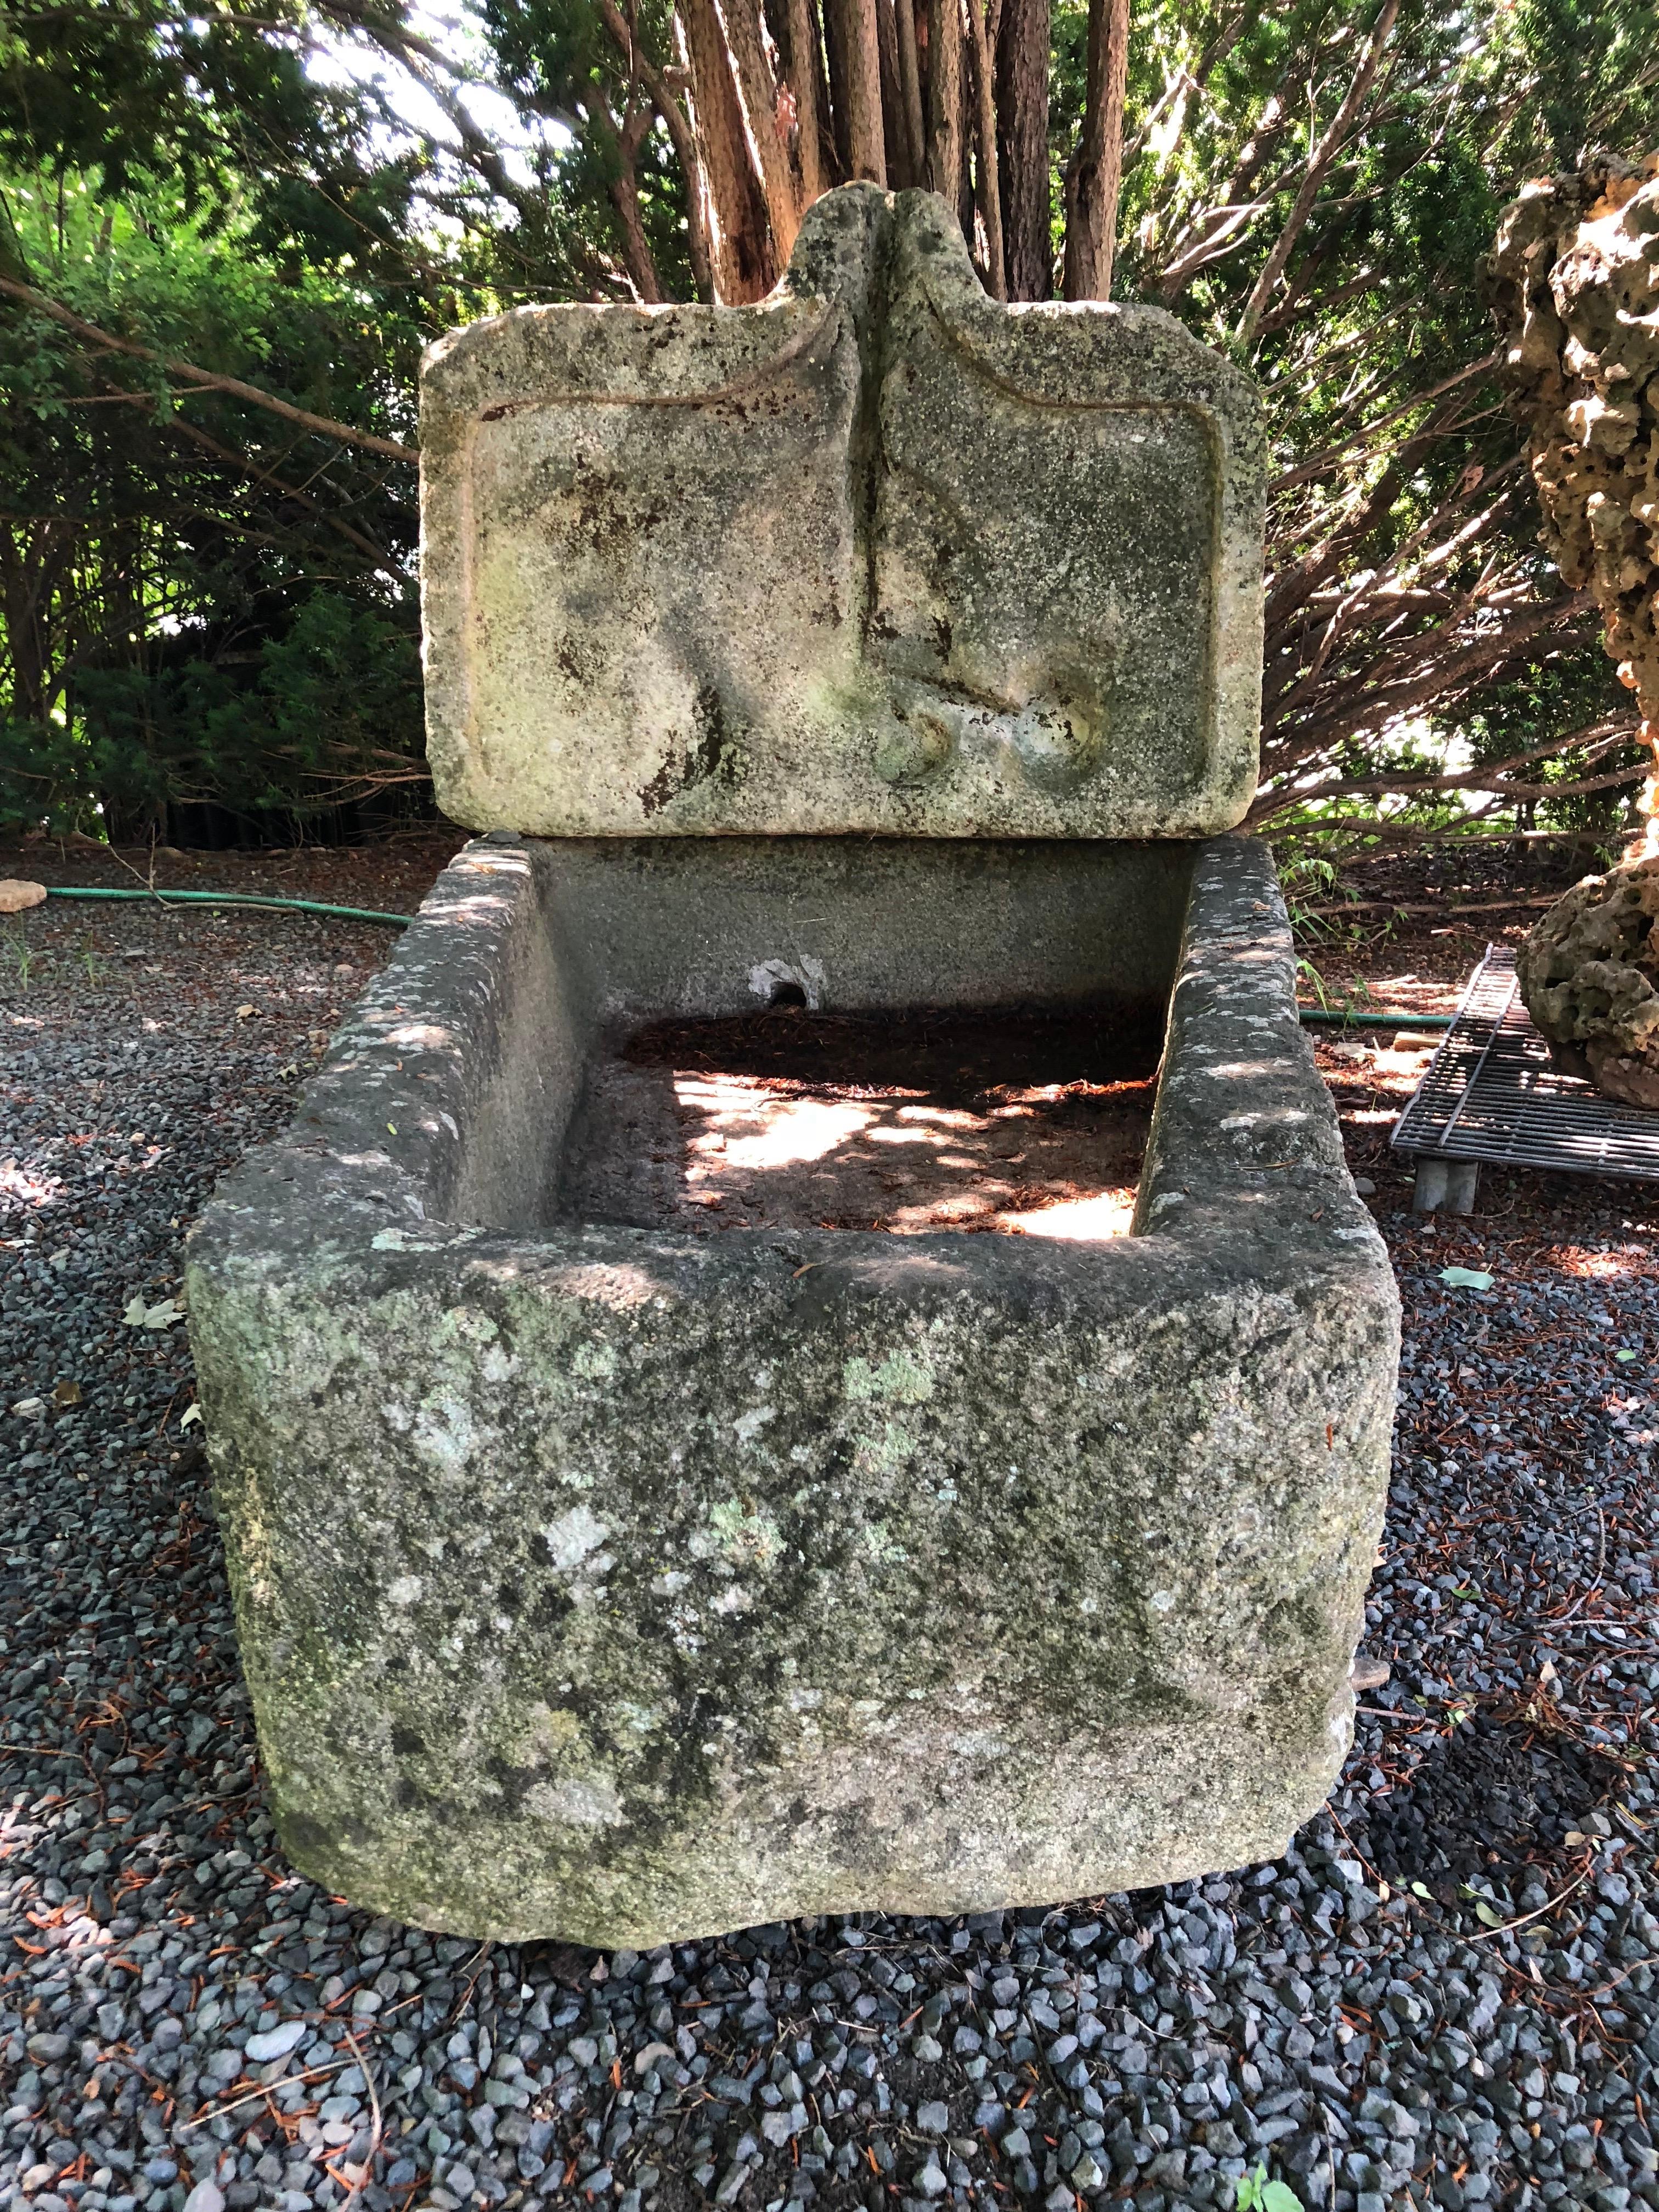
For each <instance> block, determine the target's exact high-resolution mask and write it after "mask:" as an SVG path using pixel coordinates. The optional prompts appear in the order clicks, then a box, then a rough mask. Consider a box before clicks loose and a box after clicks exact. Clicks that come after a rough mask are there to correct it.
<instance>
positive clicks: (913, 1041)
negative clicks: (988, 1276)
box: [558, 982, 1161, 1242]
mask: <svg viewBox="0 0 1659 2212" xmlns="http://www.w3.org/2000/svg"><path fill="white" fill-rule="evenodd" d="M791 993H793V996H788V995H786V994H791ZM803 996H804V994H801V993H800V992H799V987H796V986H793V985H791V984H789V983H787V982H781V983H780V984H779V985H778V987H777V991H776V994H775V999H774V1004H773V1006H770V1007H769V1008H768V1009H767V1010H766V1011H765V1012H761V1013H756V1014H750V1015H740V1016H733V1017H729V1018H709V1019H703V1020H692V1021H665V1022H657V1023H653V1024H650V1025H648V1026H647V1027H645V1028H643V1029H640V1030H635V1031H634V1032H633V1033H632V1034H631V1035H630V1036H626V1037H623V1038H621V1039H618V1040H616V1041H614V1042H613V1043H612V1044H611V1047H610V1048H609V1049H608V1050H606V1051H605V1052H603V1053H602V1054H600V1055H599V1058H598V1059H597V1060H596V1061H595V1063H594V1065H593V1066H592V1067H591V1069H590V1070H589V1073H588V1079H587V1085H586V1094H585V1097H584V1099H583V1103H582V1108H581V1110H580V1113H579V1114H578V1115H577V1118H576V1122H575V1125H574V1127H573V1129H572V1132H571V1136H570V1140H569V1143H568V1146H567V1148H566V1158H565V1166H564V1170H563V1173H562V1178H561V1186H560V1191H559V1205H558V1211H559V1212H561V1213H562V1214H563V1215H564V1216H565V1217H567V1218H572V1217H574V1218H580V1219H586V1220H605V1221H623V1222H629V1223H632V1224H635V1225H640V1226H644V1227H653V1228H661V1227H674V1228H678V1229H690V1230H692V1231H702V1232H705V1233H709V1234H712V1233H714V1232H716V1231H720V1230H724V1229H839V1230H848V1231H885V1232H887V1233H889V1234H892V1235H897V1236H919V1235H924V1234H927V1233H930V1232H933V1233H937V1232H939V1231H958V1232H962V1231H968V1232H972V1231H994V1232H998V1233H1000V1234H1002V1235H1006V1236H1040V1237H1063V1238H1067V1239H1071V1240H1073V1241H1079V1242H1093V1241H1095V1240H1096V1239H1098V1238H1101V1237H1121V1236H1124V1235H1127V1232H1128V1227H1129V1222H1130V1218H1131V1215H1132V1214H1133V1210H1134V1198H1135V1188H1136V1185H1137V1182H1139V1175H1140V1162H1141V1155H1142V1153H1143V1152H1144V1151H1145V1149H1146V1133H1147V1128H1148V1126H1149V1124H1150V1121H1151V1119H1152V1098H1153V1091H1154V1084H1153V1081H1152V1078H1153V1074H1154V1072H1155V1069H1156V1064H1157V1059H1158V1046H1159V1031H1160V1024H1159V1022H1158V1020H1157V1019H1155V1018H1152V1016H1151V1015H1150V1014H1147V1013H1143V1012H1142V1011H1141V1010H1140V1009H1139V1008H1134V1009H1130V1010H1127V1011H1126V1010H1124V1009H1123V1008H1121V1007H1120V1006H1089V1007H1084V1008H1066V1009H1065V1010H1062V1011H1058V1012H1049V1011H1048V1010H1024V1009H1020V1010H1013V1011H1005V1010H998V1011H990V1012H987V1011H982V1010H976V1009H969V1010H961V1009H951V1010H949V1011H945V1012H941V1011H938V1010H934V1009H924V1010H917V1011H908V1012H907V1011H902V1010H895V1011H893V1012H884V1013H878V1014H827V1013H814V1012H809V1011H808V1010H807V1009H806V1008H805V1006H804V1005H803V1004H802V1003H801V1000H802V998H803ZM1159 1011H1160V1012H1161V1010H1159Z"/></svg>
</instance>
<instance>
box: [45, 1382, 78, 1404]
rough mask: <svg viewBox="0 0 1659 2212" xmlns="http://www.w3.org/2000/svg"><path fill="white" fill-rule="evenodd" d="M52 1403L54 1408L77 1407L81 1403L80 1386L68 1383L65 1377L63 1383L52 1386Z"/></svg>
mask: <svg viewBox="0 0 1659 2212" xmlns="http://www.w3.org/2000/svg"><path fill="white" fill-rule="evenodd" d="M80 1402H81V1385H80V1384H79V1383H76V1382H72V1381H70V1378H69V1377H68V1376H65V1377H64V1380H63V1382H61V1383H55V1384H54V1385H53V1386H52V1404H53V1405H54V1406H78V1405H79V1404H80Z"/></svg>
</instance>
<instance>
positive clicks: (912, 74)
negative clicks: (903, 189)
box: [893, 0, 927, 185]
mask: <svg viewBox="0 0 1659 2212" xmlns="http://www.w3.org/2000/svg"><path fill="white" fill-rule="evenodd" d="M893 15H894V23H895V27H896V31H897V33H898V54H899V87H900V90H901V92H902V95H903V99H904V129H905V136H906V138H907V139H908V143H909V147H910V177H911V181H912V182H913V183H915V184H918V185H919V184H921V183H922V182H923V181H924V179H926V177H927V125H925V124H924V122H923V121H922V112H921V62H920V60H919V59H918V58H917V54H916V9H915V0H894V9H893Z"/></svg>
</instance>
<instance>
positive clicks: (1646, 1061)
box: [1515, 858, 1659, 1107]
mask: <svg viewBox="0 0 1659 2212" xmlns="http://www.w3.org/2000/svg"><path fill="white" fill-rule="evenodd" d="M1515 964H1516V971H1517V972H1518V974H1519V975H1520V979H1521V995H1522V998H1523V999H1524V1000H1526V1003H1527V1011H1528V1013H1529V1014H1530V1015H1531V1016H1532V1018H1533V1020H1534V1023H1535V1024H1537V1026H1538V1027H1539V1028H1540V1029H1541V1030H1542V1031H1543V1033H1544V1035H1545V1036H1547V1038H1548V1039H1549V1041H1550V1050H1551V1051H1552V1053H1553V1054H1554V1056H1555V1060H1556V1064H1557V1065H1558V1066H1559V1067H1562V1068H1564V1069H1565V1071H1566V1073H1568V1074H1570V1075H1581V1076H1586V1077H1588V1078H1589V1080H1590V1081H1591V1082H1592V1083H1594V1084H1595V1085H1596V1086H1597V1087H1598V1089H1600V1090H1602V1091H1606V1092H1607V1096H1608V1097H1610V1098H1619V1099H1622V1100H1623V1101H1624V1102H1625V1103H1626V1104H1627V1105H1632V1106H1655V1107H1659V858H1648V859H1645V860H1631V861H1627V862H1626V865H1625V866H1623V867H1621V868H1614V869H1613V870H1612V871H1611V872H1609V873H1608V874H1607V875H1605V876H1587V877H1586V878H1584V880H1583V883H1582V884H1574V885H1573V887H1572V889H1571V890H1570V891H1569V892H1568V893H1567V895H1566V896H1565V898H1563V899H1559V900H1558V901H1557V902H1556V904H1555V905H1554V906H1553V907H1552V908H1550V910H1549V912H1548V913H1547V915H1545V916H1544V919H1543V920H1542V921H1541V922H1540V923H1539V925H1538V927H1536V928H1535V929H1534V931H1533V932H1532V933H1531V935H1530V936H1529V937H1528V939H1527V941H1526V943H1525V944H1524V945H1522V947H1521V950H1520V951H1519V953H1518V954H1517V955H1516V963H1515Z"/></svg>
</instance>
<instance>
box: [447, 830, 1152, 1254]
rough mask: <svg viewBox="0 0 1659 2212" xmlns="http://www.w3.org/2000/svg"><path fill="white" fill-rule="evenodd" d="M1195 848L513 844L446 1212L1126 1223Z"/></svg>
mask: <svg viewBox="0 0 1659 2212" xmlns="http://www.w3.org/2000/svg"><path fill="white" fill-rule="evenodd" d="M1194 849H1195V848H1194V847H1193V846H1192V845H1190V844H1188V843H1176V842H1169V843H1155V842H1138V843H1115V842H1036V841H1021V842H1003V841H991V840H987V841H983V842H980V841H975V842H968V841H963V840H956V839H902V840H901V839H866V838H796V839H781V838H708V839H695V840H694V839H684V840H678V839H653V840H635V839H614V840H601V839H580V840H575V839H573V840H545V841H536V842H532V843H531V844H530V845H529V847H528V850H529V854H530V863H531V866H532V872H533V875H534V882H535V889H536V899H535V902H534V916H535V919H534V926H533V927H532V929H531V930H529V931H528V932H526V933H520V936H519V937H518V938H517V939H515V940H514V941H513V944H512V945H511V947H510V948H509V951H508V953H507V956H506V957H507V958H508V959H509V960H510V963H511V969H512V972H511V974H510V975H507V977H506V978H505V988H504V990H503V993H502V1005H501V1049H500V1052H499V1056H498V1060H497V1064H496V1068H495V1073H494V1074H493V1075H492V1077H491V1079H490V1080H489V1084H488V1085H487V1087H486V1090H485V1091H484V1093H483V1096H482V1097H480V1099H479V1101H478V1105H477V1110H476V1111H475V1113H474V1115H473V1116H472V1117H471V1127H470V1129H469V1131H468V1142H467V1145H466V1149H465V1164H464V1168H463V1173H462V1177H461V1182H460V1185H459V1188H458V1190H457V1192H456V1194H455V1200H454V1204H453V1211H454V1212H456V1214H457V1215H458V1216H459V1218H463V1219H469V1220H472V1221H477V1222H482V1223H485V1224H488V1225H493V1226H501V1227H511V1228H523V1227H525V1226H526V1225H537V1224H544V1223H547V1222H550V1221H552V1220H555V1219H566V1220H568V1219H571V1218H578V1219H592V1220H606V1221H613V1222H614V1221H623V1222H630V1223H636V1224H639V1225H647V1226H662V1227H673V1228H675V1229H677V1230H683V1231H693V1232H696V1233H703V1234H711V1233H717V1232H718V1231H721V1230H724V1229H729V1228H755V1229H759V1228H837V1229H845V1230H848V1231H894V1232H897V1233H906V1232H909V1233H919V1232H922V1231H983V1230H992V1231H1005V1232H1013V1233H1028V1234H1029V1233H1036V1234H1043V1235H1058V1236H1062V1237H1085V1238H1093V1237H1099V1236H1111V1235H1117V1234H1122V1233H1124V1232H1126V1231H1127V1227H1128V1223H1129V1215H1130V1212H1131V1210H1132V1207H1133V1194H1134V1187H1135V1182H1136V1180H1137V1177H1138V1176H1139V1162H1140V1157H1141V1153H1142V1151H1143V1149H1144V1146H1145V1143H1146V1132H1147V1128H1148V1127H1149V1124H1150V1120H1151V1114H1152V1101H1153V1096H1154V1077H1155V1073H1156V1069H1157V1065H1158V1054H1159V1051H1160V1049H1161V1045H1162V1039H1163V1032H1164V1016H1165V1012H1166V1008H1167V1005H1168V1000H1169V994H1170V987H1171V984H1172V982H1173V980H1174V975H1175V971H1176V960H1177V957H1178V953H1179V947H1180V941H1181V933H1182V921H1183V918H1184V915H1185V909H1186V904H1187V898H1188V891H1189V888H1190V883H1191V876H1192V867H1193V860H1194ZM1044 1216H1047V1217H1048V1218H1047V1219H1046V1220H1045V1219H1044V1218H1043V1217H1044Z"/></svg>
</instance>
